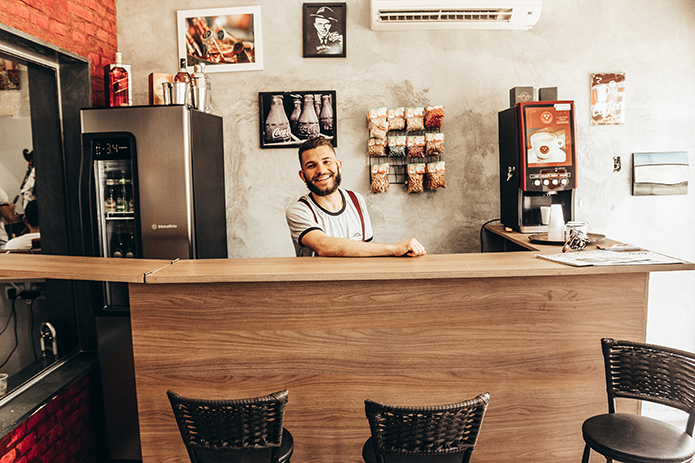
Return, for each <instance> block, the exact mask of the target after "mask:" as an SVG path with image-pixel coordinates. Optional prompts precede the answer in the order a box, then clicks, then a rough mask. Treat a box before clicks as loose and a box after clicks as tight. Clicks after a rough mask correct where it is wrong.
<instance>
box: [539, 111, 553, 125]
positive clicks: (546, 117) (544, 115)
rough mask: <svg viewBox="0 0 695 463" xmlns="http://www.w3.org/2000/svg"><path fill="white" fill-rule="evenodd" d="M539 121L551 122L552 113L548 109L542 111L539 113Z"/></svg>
mask: <svg viewBox="0 0 695 463" xmlns="http://www.w3.org/2000/svg"><path fill="white" fill-rule="evenodd" d="M541 122H543V123H544V124H550V123H551V122H553V113H551V112H550V111H544V112H543V113H542V114H541Z"/></svg>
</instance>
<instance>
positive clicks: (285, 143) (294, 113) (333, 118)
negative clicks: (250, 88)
mask: <svg viewBox="0 0 695 463" xmlns="http://www.w3.org/2000/svg"><path fill="white" fill-rule="evenodd" d="M258 108H259V128H260V140H261V148H296V147H298V146H299V145H301V144H302V143H304V142H305V141H306V140H308V139H310V138H314V137H324V138H327V139H328V140H330V141H331V144H332V145H333V146H334V147H336V146H338V134H337V104H336V92H335V90H309V91H294V92H260V93H259V94H258Z"/></svg>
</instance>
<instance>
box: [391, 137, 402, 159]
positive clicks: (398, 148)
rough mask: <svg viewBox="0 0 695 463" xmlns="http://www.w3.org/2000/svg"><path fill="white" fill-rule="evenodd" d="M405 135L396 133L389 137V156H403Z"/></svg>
mask: <svg viewBox="0 0 695 463" xmlns="http://www.w3.org/2000/svg"><path fill="white" fill-rule="evenodd" d="M405 149H406V137H405V135H398V136H395V137H389V156H394V157H405Z"/></svg>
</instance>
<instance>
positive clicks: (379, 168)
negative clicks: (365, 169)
mask: <svg viewBox="0 0 695 463" xmlns="http://www.w3.org/2000/svg"><path fill="white" fill-rule="evenodd" d="M370 190H371V192H372V193H384V192H386V191H389V164H388V163H387V162H385V163H383V164H374V165H373V166H372V186H371V188H370Z"/></svg>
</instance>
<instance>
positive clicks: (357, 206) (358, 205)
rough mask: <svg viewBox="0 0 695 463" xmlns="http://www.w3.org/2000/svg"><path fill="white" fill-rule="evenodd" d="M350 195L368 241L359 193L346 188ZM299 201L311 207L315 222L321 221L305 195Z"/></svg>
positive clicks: (363, 238) (364, 238) (364, 239)
mask: <svg viewBox="0 0 695 463" xmlns="http://www.w3.org/2000/svg"><path fill="white" fill-rule="evenodd" d="M345 191H346V192H347V194H348V196H350V199H351V200H352V203H353V204H354V205H355V209H357V213H358V214H359V216H360V222H362V241H366V239H367V237H366V236H365V235H364V216H363V215H362V208H361V207H360V202H359V201H358V200H357V195H355V193H354V192H353V191H350V190H345ZM299 201H300V202H302V203H304V204H306V207H308V208H309V210H310V211H311V213H312V214H313V215H314V222H316V223H319V220H318V218H317V217H316V212H314V208H313V207H311V206H310V205H309V201H307V200H306V199H304V197H301V198H299Z"/></svg>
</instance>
